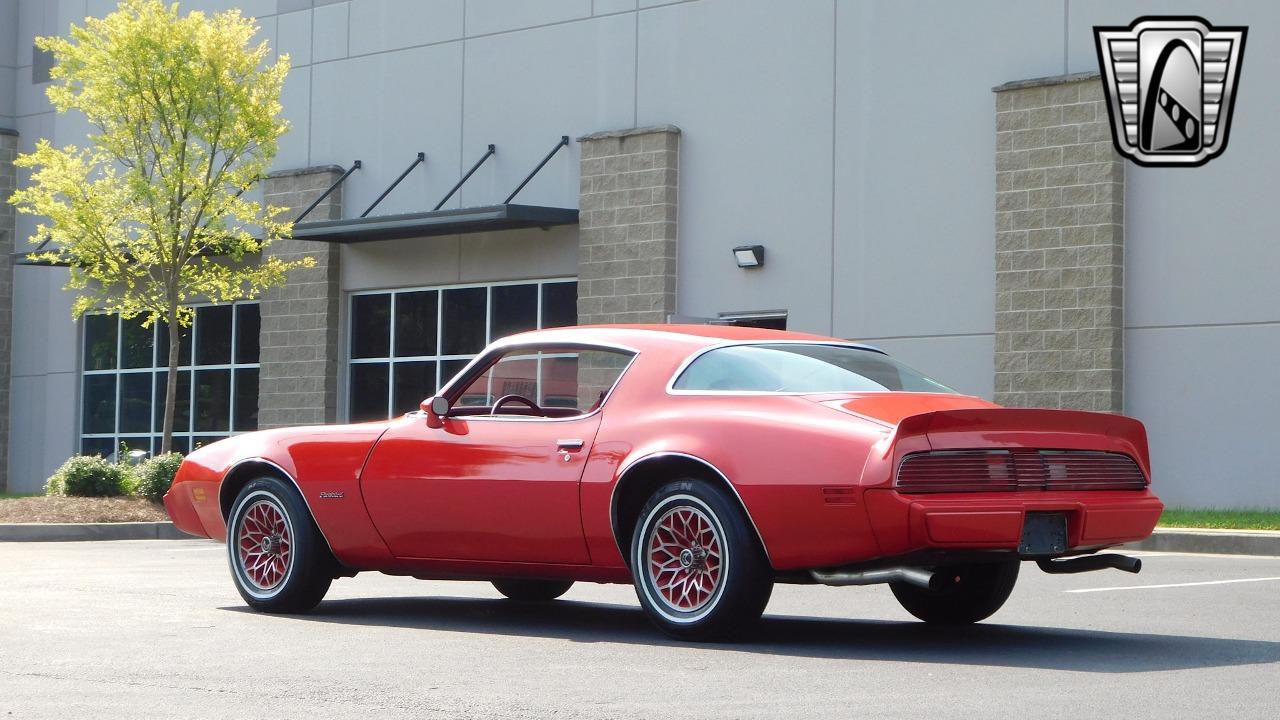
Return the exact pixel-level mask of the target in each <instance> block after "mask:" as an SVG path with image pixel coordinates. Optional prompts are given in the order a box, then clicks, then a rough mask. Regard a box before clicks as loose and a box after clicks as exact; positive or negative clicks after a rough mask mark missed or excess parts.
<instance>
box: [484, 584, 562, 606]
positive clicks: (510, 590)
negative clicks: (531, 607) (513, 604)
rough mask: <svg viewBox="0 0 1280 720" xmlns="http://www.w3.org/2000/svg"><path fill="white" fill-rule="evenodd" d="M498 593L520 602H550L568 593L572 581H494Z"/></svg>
mask: <svg viewBox="0 0 1280 720" xmlns="http://www.w3.org/2000/svg"><path fill="white" fill-rule="evenodd" d="M493 586H494V587H495V588H497V589H498V592H500V593H502V594H503V595H506V596H507V597H509V598H511V599H512V600H518V601H520V602H550V601H552V600H555V599H556V598H558V597H560V596H561V595H563V594H565V593H567V592H569V588H571V587H573V581H572V580H525V579H507V580H494V581H493Z"/></svg>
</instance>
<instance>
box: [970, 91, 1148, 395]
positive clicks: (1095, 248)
mask: <svg viewBox="0 0 1280 720" xmlns="http://www.w3.org/2000/svg"><path fill="white" fill-rule="evenodd" d="M994 90H995V95H996V257H995V262H996V298H995V300H996V308H995V311H996V337H995V401H996V402H997V403H1000V404H1002V405H1007V406H1011V407H1047V408H1072V409H1079V410H1102V411H1107V412H1121V411H1123V409H1124V398H1123V390H1124V168H1125V166H1124V162H1123V160H1122V159H1121V158H1120V156H1119V155H1118V154H1117V153H1116V152H1115V149H1114V148H1113V147H1112V142H1111V128H1110V123H1109V118H1108V116H1107V108H1106V103H1105V100H1104V98H1103V89H1102V83H1101V81H1100V80H1099V79H1098V75H1097V73H1080V74H1076V75H1066V76H1061V77H1054V78H1041V79H1037V80H1027V81H1021V82H1013V83H1007V84H1005V85H1001V86H999V87H997V88H995V89H994Z"/></svg>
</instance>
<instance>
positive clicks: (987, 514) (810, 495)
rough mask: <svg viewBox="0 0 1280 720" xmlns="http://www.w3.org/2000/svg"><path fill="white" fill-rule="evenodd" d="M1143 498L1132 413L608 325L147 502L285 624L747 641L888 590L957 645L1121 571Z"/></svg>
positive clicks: (811, 343) (233, 451)
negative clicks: (631, 610) (352, 609)
mask: <svg viewBox="0 0 1280 720" xmlns="http://www.w3.org/2000/svg"><path fill="white" fill-rule="evenodd" d="M1150 477H1151V473H1150V464H1149V459H1148V454H1147V440H1146V434H1145V431H1144V429H1143V427H1142V424H1141V423H1139V422H1138V421H1136V420H1132V419H1130V418H1126V417H1120V416H1117V415H1108V414H1102V413H1087V412H1074V411H1062V410H1019V409H1004V408H1000V407H997V406H995V405H993V404H991V403H989V402H987V401H985V400H981V399H978V398H974V397H968V396H964V395H960V394H958V393H956V392H954V391H952V390H950V389H948V388H946V387H944V386H943V385H940V384H938V383H937V382H935V381H933V380H931V379H929V378H927V377H925V376H923V375H921V374H920V373H918V372H916V371H914V370H911V369H910V368H908V367H906V366H904V365H902V364H901V363H899V362H897V361H895V360H894V359H892V358H890V357H889V356H888V355H886V354H885V353H883V352H881V351H879V350H877V349H875V348H872V347H867V346H864V345H859V344H856V343H852V342H847V341H844V340H837V339H833V338H828V337H820V336H816V335H806V334H801V333H792V332H778V331H772V330H755V329H746V328H729V327H713V326H678V325H669V326H668V325H661V326H624V325H619V326H600V327H576V328H562V329H554V330H540V331H535V332H528V333H524V334H520V335H514V336H511V337H508V338H505V339H503V340H500V341H498V342H495V343H494V344H493V345H491V346H490V347H489V348H487V349H486V350H485V351H484V353H483V354H481V355H480V356H479V357H477V358H476V359H475V360H474V361H472V362H471V363H470V364H469V365H468V366H467V367H466V369H464V370H463V371H462V372H461V373H459V374H458V376H457V377H455V378H454V379H453V380H452V381H451V382H450V383H449V384H448V385H447V386H446V387H445V388H444V389H443V390H441V391H440V394H439V395H437V396H435V397H433V398H430V399H428V400H426V401H424V402H423V403H422V409H421V411H420V412H414V413H410V414H408V415H406V416H404V417H401V418H397V419H394V420H390V421H387V422H378V423H368V424H362V425H347V426H338V427H304V428H292V429H285V430H269V431H264V432H257V433H251V434H248V435H241V436H237V437H233V438H231V439H228V440H223V441H221V442H217V443H214V444H212V445H209V446H207V447H205V448H202V449H199V450H197V451H195V452H193V453H191V455H190V456H189V457H188V458H187V459H186V461H185V462H184V463H183V464H182V467H181V469H180V470H179V472H178V476H177V479H176V480H175V481H174V484H173V487H172V489H171V490H170V491H169V493H168V494H167V495H166V496H165V506H166V507H167V509H168V511H169V514H170V516H172V518H173V520H174V522H175V524H176V525H177V526H178V527H179V528H181V529H182V530H184V531H186V532H188V533H193V534H196V535H202V536H206V537H210V538H214V539H216V540H219V541H221V540H223V539H226V541H227V549H228V554H229V556H230V563H231V570H232V577H233V578H234V580H235V584H236V588H237V589H238V590H239V591H240V594H241V595H242V596H243V597H244V599H245V601H246V602H247V603H248V604H249V605H250V606H252V607H254V608H256V609H258V610H263V611H267V612H302V611H306V610H309V609H311V608H312V607H314V606H315V605H316V604H317V603H319V602H320V600H321V599H322V598H323V597H324V595H325V592H326V591H327V590H328V588H329V585H330V583H331V581H332V580H333V579H334V578H336V577H343V576H351V575H354V574H355V573H357V572H360V571H366V570H376V571H379V572H384V573H390V574H394V575H412V576H414V577H418V578H424V579H469V580H476V579H482V580H491V581H492V582H493V584H494V585H495V586H496V587H497V589H498V590H499V591H500V592H501V593H502V594H504V595H506V596H507V597H510V598H513V599H516V600H522V601H548V600H552V599H554V598H556V597H558V596H560V595H562V594H563V593H564V592H565V591H566V590H568V589H569V587H570V585H572V584H573V583H574V582H575V581H590V582H602V583H634V585H635V587H636V594H637V595H638V596H639V599H640V604H641V605H642V606H643V608H644V610H645V612H646V613H647V614H648V616H649V617H650V618H651V619H652V620H653V622H654V623H655V624H656V625H658V627H660V628H661V629H662V630H664V631H666V632H668V633H670V634H671V635H674V636H677V637H680V638H687V639H705V638H713V637H724V636H727V635H731V634H734V633H735V632H737V631H739V630H740V629H742V628H744V627H746V626H748V625H749V624H750V623H751V622H753V621H755V620H756V619H758V618H759V616H760V614H761V612H762V611H763V610H764V607H765V604H766V603H767V602H768V600H769V595H770V592H771V590H772V588H773V584H774V583H776V582H785V583H825V584H829V585H867V584H873V583H887V584H889V586H890V587H891V589H892V591H893V593H894V595H895V596H897V598H898V600H899V601H900V602H901V603H902V605H903V606H904V607H905V608H906V609H907V610H908V611H909V612H911V613H912V614H913V615H915V616H917V617H919V618H921V619H923V620H926V621H929V622H940V623H970V622H976V621H978V620H981V619H983V618H985V617H987V616H989V615H991V614H992V613H993V612H995V611H996V610H997V609H998V608H999V607H1000V606H1001V605H1002V604H1003V603H1004V601H1005V599H1006V598H1007V597H1008V596H1009V593H1010V591H1011V590H1012V589H1013V585H1014V582H1015V580H1016V579H1017V576H1018V568H1019V566H1020V564H1021V561H1024V560H1036V561H1038V564H1039V566H1040V568H1041V569H1043V570H1045V571H1047V572H1082V571H1086V570H1098V569H1102V568H1105V567H1113V568H1119V569H1122V570H1128V571H1130V572H1137V571H1138V570H1139V568H1140V565H1139V561H1138V560H1136V559H1133V558H1129V557H1125V556H1121V555H1113V554H1103V555H1099V554H1095V553H1097V551H1098V550H1101V549H1103V548H1106V547H1108V546H1112V545H1117V544H1120V543H1125V542H1129V541H1134V540H1140V539H1142V538H1144V537H1147V536H1148V535H1149V534H1150V533H1151V530H1152V528H1153V527H1154V526H1155V524H1156V520H1157V519H1158V518H1159V516H1160V513H1161V511H1162V509H1163V506H1162V505H1161V503H1160V501H1159V500H1157V499H1156V497H1155V496H1154V495H1152V493H1151V491H1150V489H1149V485H1150ZM228 528H230V530H229V531H228Z"/></svg>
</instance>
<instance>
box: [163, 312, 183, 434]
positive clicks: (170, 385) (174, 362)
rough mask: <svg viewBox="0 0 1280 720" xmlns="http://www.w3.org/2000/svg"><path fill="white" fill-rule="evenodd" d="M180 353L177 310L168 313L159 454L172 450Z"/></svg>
mask: <svg viewBox="0 0 1280 720" xmlns="http://www.w3.org/2000/svg"><path fill="white" fill-rule="evenodd" d="M181 353H182V326H181V325H179V324H178V312H177V310H176V309H175V310H173V311H170V313H169V377H168V382H166V383H165V390H164V426H163V430H164V437H163V438H162V439H161V440H160V454H161V455H164V454H166V453H168V452H170V451H172V450H173V420H174V415H176V414H177V413H176V410H177V406H178V356H179V355H180V354H181Z"/></svg>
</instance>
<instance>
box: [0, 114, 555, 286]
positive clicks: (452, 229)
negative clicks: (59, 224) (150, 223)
mask: <svg viewBox="0 0 1280 720" xmlns="http://www.w3.org/2000/svg"><path fill="white" fill-rule="evenodd" d="M568 146H569V136H568V135H563V136H561V137H560V140H559V142H557V143H556V145H555V147H553V148H551V151H550V152H548V153H547V154H546V156H545V157H543V158H542V162H539V163H538V165H537V167H535V168H534V169H533V171H532V172H530V173H529V174H528V175H527V176H525V178H524V180H522V181H521V182H520V184H519V185H517V186H516V188H515V189H514V190H512V191H511V194H510V195H507V197H506V199H505V200H503V201H502V202H501V203H500V204H497V205H483V206H480V207H468V208H456V209H452V210H441V209H440V208H442V207H444V204H445V203H447V202H448V201H449V199H450V198H452V197H453V196H454V195H455V194H456V193H457V192H458V190H459V189H460V188H461V187H462V186H463V185H464V184H465V183H466V182H467V180H469V179H470V178H471V176H472V175H473V174H475V172H476V170H478V169H479V168H480V166H481V165H483V164H484V163H485V161H486V160H488V159H489V158H491V157H493V156H494V154H496V152H497V147H496V146H495V145H493V144H490V145H489V146H488V147H487V149H486V151H485V153H484V155H482V156H481V157H480V159H479V160H478V161H476V163H475V164H474V165H472V166H471V169H470V170H468V171H467V172H466V174H464V175H463V176H462V178H461V179H459V180H458V182H457V183H456V184H454V186H453V187H452V188H451V189H450V190H449V192H448V193H447V194H446V195H445V196H444V197H443V198H441V199H440V202H438V203H436V206H435V207H434V208H433V209H431V210H427V211H423V212H413V213H402V214H399V215H375V216H373V217H369V213H370V212H372V211H373V210H374V208H376V207H377V206H378V204H379V203H381V202H382V201H383V200H384V199H385V198H386V197H387V196H388V195H390V194H391V191H392V190H395V189H396V187H397V186H398V185H399V184H400V182H401V181H402V180H404V179H405V177H407V176H408V175H409V173H411V172H413V170H414V169H415V168H417V167H418V166H419V165H423V164H425V163H426V161H427V156H426V154H425V153H421V152H419V153H417V155H416V157H415V158H414V159H413V161H412V162H411V163H410V164H409V166H408V167H407V168H405V170H404V172H402V173H400V175H399V177H397V178H396V179H395V180H394V181H392V183H391V185H390V186H389V187H388V188H387V189H386V190H383V191H382V194H381V195H379V196H378V198H377V199H376V200H374V201H373V204H372V205H370V206H369V207H368V208H366V209H365V211H364V212H363V213H361V214H360V217H357V218H346V219H342V220H321V221H313V222H303V220H304V219H305V218H306V217H307V215H309V214H310V213H311V211H312V210H315V209H316V208H317V207H318V206H319V205H320V203H321V202H323V201H324V199H325V198H327V197H329V195H330V194H332V193H333V191H335V190H337V189H338V188H339V187H341V186H342V184H343V183H344V182H346V180H347V178H348V177H350V176H351V173H353V172H355V171H356V170H359V169H361V167H363V163H361V162H360V161H359V160H356V161H354V162H352V164H351V167H349V168H347V169H346V170H345V171H344V172H343V173H342V176H341V177H339V178H338V179H337V180H336V181H335V182H334V183H333V184H332V185H330V186H329V188H328V189H326V190H325V191H324V192H323V193H321V194H320V196H319V197H317V198H315V200H313V201H312V202H311V204H310V205H308V206H307V207H306V209H304V210H303V211H302V212H301V213H300V214H299V215H298V217H297V218H295V219H294V221H293V222H294V224H293V235H292V236H293V237H294V238H297V239H299V240H315V241H318V242H332V243H359V242H372V241H376V240H396V239H399V238H411V237H429V236H432V235H461V234H464V233H475V232H491V231H494V230H519V229H522V228H541V229H544V230H545V229H547V228H550V227H555V226H557V225H577V224H578V211H577V209H575V208H560V207H547V206H542V205H516V204H513V203H512V202H511V201H512V200H514V199H515V197H516V195H518V194H519V193H520V191H521V190H523V189H524V187H525V186H526V185H528V184H529V181H530V180H533V178H534V176H536V175H537V174H538V172H539V171H540V170H542V168H543V167H545V166H546V164H547V163H548V162H550V161H551V158H552V157H554V156H555V155H556V153H558V152H559V151H560V148H564V147H568ZM47 244H48V241H47V240H46V241H45V242H44V243H42V244H41V245H40V247H38V248H36V249H35V250H34V251H32V252H30V253H12V257H13V258H14V262H15V264H18V265H45V266H47V265H63V264H65V263H47V262H35V261H33V260H32V259H31V258H32V256H33V255H34V254H35V253H38V252H39V251H40V250H43V249H44V247H45V245H47Z"/></svg>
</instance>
